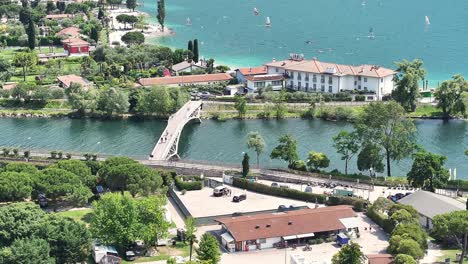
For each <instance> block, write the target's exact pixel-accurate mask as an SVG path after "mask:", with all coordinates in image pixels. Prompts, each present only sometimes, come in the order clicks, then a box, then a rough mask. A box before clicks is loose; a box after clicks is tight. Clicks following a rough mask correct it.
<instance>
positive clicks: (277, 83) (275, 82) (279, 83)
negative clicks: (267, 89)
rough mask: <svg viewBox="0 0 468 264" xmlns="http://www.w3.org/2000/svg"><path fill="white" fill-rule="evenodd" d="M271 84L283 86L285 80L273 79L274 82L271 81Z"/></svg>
mask: <svg viewBox="0 0 468 264" xmlns="http://www.w3.org/2000/svg"><path fill="white" fill-rule="evenodd" d="M271 85H272V86H282V85H283V82H282V81H272V82H271Z"/></svg>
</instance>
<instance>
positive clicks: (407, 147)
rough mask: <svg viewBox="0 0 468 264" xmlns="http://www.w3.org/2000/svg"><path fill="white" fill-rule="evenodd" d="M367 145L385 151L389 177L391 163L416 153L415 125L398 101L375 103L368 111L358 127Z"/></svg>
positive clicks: (363, 114)
mask: <svg viewBox="0 0 468 264" xmlns="http://www.w3.org/2000/svg"><path fill="white" fill-rule="evenodd" d="M355 128H356V131H357V135H358V136H359V138H360V140H361V141H362V142H364V144H372V145H373V146H376V147H379V148H380V149H382V150H383V153H384V155H385V157H386V161H387V176H391V175H392V174H391V167H390V160H396V161H399V160H401V159H403V158H404V157H406V156H408V155H409V154H410V153H411V152H412V150H413V146H414V145H413V142H412V135H413V133H414V131H415V130H416V128H415V126H414V123H413V122H412V121H410V120H408V119H406V117H405V110H404V109H403V108H402V107H401V106H400V105H399V104H398V103H396V102H393V101H392V102H389V103H383V102H377V103H371V104H369V105H368V106H367V107H365V108H364V111H363V113H362V114H361V116H360V117H359V119H358V121H357V123H356V124H355Z"/></svg>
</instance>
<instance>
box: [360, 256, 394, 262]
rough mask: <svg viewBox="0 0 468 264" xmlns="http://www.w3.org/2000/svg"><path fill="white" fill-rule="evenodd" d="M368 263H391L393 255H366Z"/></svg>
mask: <svg viewBox="0 0 468 264" xmlns="http://www.w3.org/2000/svg"><path fill="white" fill-rule="evenodd" d="M366 257H367V259H368V260H369V264H391V263H393V256H392V255H390V254H372V255H367V256H366Z"/></svg>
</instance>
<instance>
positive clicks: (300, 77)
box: [297, 72, 302, 86]
mask: <svg viewBox="0 0 468 264" xmlns="http://www.w3.org/2000/svg"><path fill="white" fill-rule="evenodd" d="M297 79H298V80H302V74H301V73H300V72H298V73H297ZM299 86H300V85H299Z"/></svg>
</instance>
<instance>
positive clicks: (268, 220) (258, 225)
mask: <svg viewBox="0 0 468 264" xmlns="http://www.w3.org/2000/svg"><path fill="white" fill-rule="evenodd" d="M354 216H356V214H355V213H354V211H353V209H352V208H351V207H350V206H347V205H339V206H331V207H321V208H315V209H302V210H297V211H288V212H283V213H270V214H259V215H248V216H239V217H228V218H221V219H216V221H218V222H219V223H221V224H224V225H225V226H226V228H227V229H228V230H229V232H230V233H231V234H232V236H233V237H234V238H235V239H236V240H237V241H245V240H253V239H259V238H270V237H284V236H292V235H300V234H310V233H315V232H326V231H334V230H340V229H345V228H346V227H345V226H344V225H343V223H342V222H341V221H340V219H342V218H348V217H354Z"/></svg>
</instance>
